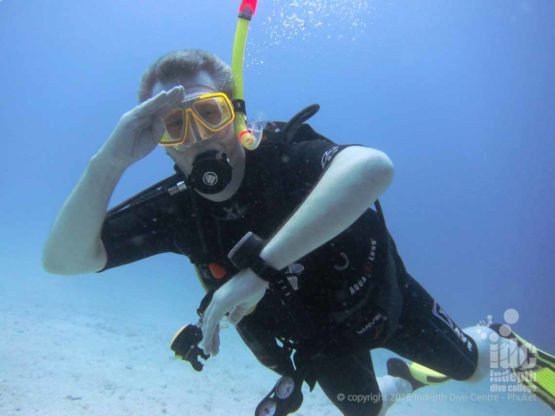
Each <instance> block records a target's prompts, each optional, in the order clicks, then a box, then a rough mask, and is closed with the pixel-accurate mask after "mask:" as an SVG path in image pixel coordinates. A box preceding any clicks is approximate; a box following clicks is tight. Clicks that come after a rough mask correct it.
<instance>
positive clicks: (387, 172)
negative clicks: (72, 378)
mask: <svg viewBox="0 0 555 416" xmlns="http://www.w3.org/2000/svg"><path fill="white" fill-rule="evenodd" d="M367 150H368V152H365V155H364V158H363V162H362V163H361V171H362V175H361V176H362V177H363V178H364V180H365V181H366V183H367V184H368V183H370V184H371V186H372V188H373V189H374V190H375V191H376V193H377V195H376V199H377V198H378V197H379V196H380V195H381V194H383V193H384V192H385V191H386V189H387V188H388V187H389V185H391V182H392V181H393V176H394V173H395V169H394V167H393V162H391V159H390V158H389V157H388V156H387V155H386V154H385V153H384V152H382V151H379V150H375V149H367Z"/></svg>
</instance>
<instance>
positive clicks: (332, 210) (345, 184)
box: [260, 147, 393, 269]
mask: <svg viewBox="0 0 555 416" xmlns="http://www.w3.org/2000/svg"><path fill="white" fill-rule="evenodd" d="M392 177H393V166H392V164H391V161H390V160H389V159H388V157H387V156H386V155H385V154H383V153H382V152H379V151H377V150H374V149H368V148H363V147H349V148H347V149H344V150H343V151H342V152H341V153H339V154H338V155H337V156H336V158H335V159H334V161H333V162H332V164H331V165H330V166H329V168H328V170H327V171H326V172H325V174H324V175H323V176H322V178H321V179H320V181H319V182H318V184H317V185H316V186H315V188H314V189H313V190H312V192H311V193H310V194H309V195H308V197H307V198H306V200H305V201H304V202H303V203H302V205H301V206H300V207H299V208H298V209H297V211H296V212H295V213H294V214H293V215H292V216H291V218H290V219H289V220H288V221H287V222H286V223H285V224H284V225H283V227H282V228H281V229H280V230H279V231H278V232H277V233H276V234H275V235H274V236H273V237H272V238H271V240H270V241H269V242H268V243H267V245H266V247H265V248H264V249H263V250H262V252H261V253H260V256H261V257H262V258H263V259H264V260H265V261H266V262H268V263H269V264H270V265H272V266H273V267H275V268H277V269H281V268H283V267H285V266H287V265H289V264H291V263H292V262H294V261H295V260H297V259H299V258H301V257H303V256H305V255H306V254H308V253H310V252H311V251H313V250H314V249H316V248H318V247H319V246H321V245H322V244H324V243H326V242H327V241H329V240H331V239H332V238H334V237H335V236H337V235H338V234H340V233H341V232H342V231H344V230H345V229H346V228H348V227H349V226H350V225H351V224H352V223H353V222H355V221H356V219H357V218H359V217H360V215H362V213H363V212H364V211H365V210H366V209H368V207H369V206H370V205H371V204H372V203H373V202H374V201H376V200H377V199H378V198H379V196H380V195H381V194H382V193H383V192H384V191H385V190H386V189H387V187H388V186H389V184H390V183H391V180H392Z"/></svg>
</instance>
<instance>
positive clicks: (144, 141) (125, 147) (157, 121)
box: [98, 86, 185, 167]
mask: <svg viewBox="0 0 555 416" xmlns="http://www.w3.org/2000/svg"><path fill="white" fill-rule="evenodd" d="M184 94H185V90H184V89H183V87H182V86H177V87H174V88H172V89H171V90H169V91H162V92H160V93H159V94H157V95H156V96H154V97H152V98H150V99H148V100H146V101H145V102H143V103H141V104H139V105H138V106H136V107H135V108H133V109H132V110H131V111H128V112H127V113H125V114H124V115H123V116H122V117H121V119H120V120H119V123H118V124H117V125H116V128H115V129H114V131H113V132H112V134H111V136H110V138H109V139H108V140H107V141H106V143H105V144H104V146H102V148H101V149H100V151H99V152H98V154H99V155H101V156H102V157H103V158H105V159H106V158H108V159H109V161H110V162H112V163H114V164H117V165H119V166H123V167H128V166H129V165H131V164H132V163H134V162H136V161H137V160H140V159H142V158H144V157H145V156H147V155H148V154H149V153H151V152H152V151H153V150H154V149H155V148H156V145H157V144H158V142H159V140H160V137H162V134H164V129H165V127H164V122H163V117H164V116H166V115H167V114H168V113H169V112H170V111H171V110H172V109H173V108H175V107H176V106H178V105H179V104H180V103H181V102H182V101H183V97H184Z"/></svg>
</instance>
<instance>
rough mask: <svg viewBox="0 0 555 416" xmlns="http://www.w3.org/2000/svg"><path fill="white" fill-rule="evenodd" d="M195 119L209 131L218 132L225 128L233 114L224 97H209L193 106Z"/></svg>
mask: <svg viewBox="0 0 555 416" xmlns="http://www.w3.org/2000/svg"><path fill="white" fill-rule="evenodd" d="M193 112H194V113H195V115H196V118H197V119H198V120H199V121H200V122H201V123H202V124H204V125H205V126H206V127H207V128H209V129H211V130H219V129H221V128H223V127H224V126H226V125H227V124H228V123H229V122H230V121H231V120H232V119H233V114H232V112H231V109H230V107H229V103H228V101H227V100H226V99H225V98H224V97H210V98H206V99H203V100H199V101H197V102H195V103H194V104H193Z"/></svg>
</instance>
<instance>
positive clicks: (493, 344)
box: [464, 326, 527, 383]
mask: <svg viewBox="0 0 555 416" xmlns="http://www.w3.org/2000/svg"><path fill="white" fill-rule="evenodd" d="M464 332H465V334H466V335H468V336H470V337H471V338H472V339H473V340H474V342H475V344H476V350H477V353H478V354H477V356H478V359H477V365H476V369H475V371H474V373H473V374H471V375H470V376H469V377H468V378H467V379H465V381H468V382H471V383H472V382H477V381H479V380H481V379H482V378H483V377H484V376H487V375H488V374H489V371H490V369H492V368H499V367H503V368H518V367H519V366H521V365H522V364H523V362H524V361H525V360H526V357H527V353H526V351H523V350H521V348H520V347H519V346H518V345H517V343H516V342H514V341H513V340H510V339H507V338H503V337H501V336H499V335H498V334H497V332H495V331H494V330H492V329H490V328H488V327H486V326H472V327H468V328H465V329H464Z"/></svg>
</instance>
